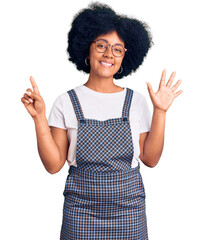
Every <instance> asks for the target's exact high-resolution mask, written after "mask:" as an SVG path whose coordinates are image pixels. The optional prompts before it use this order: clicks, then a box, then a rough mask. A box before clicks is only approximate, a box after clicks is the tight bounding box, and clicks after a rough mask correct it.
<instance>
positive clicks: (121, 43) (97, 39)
mask: <svg viewBox="0 0 204 240" xmlns="http://www.w3.org/2000/svg"><path fill="white" fill-rule="evenodd" d="M98 40H103V41H105V42H107V43H109V42H108V41H107V40H106V39H104V38H99V39H96V41H98ZM116 44H117V45H121V46H122V47H123V45H122V43H115V44H113V45H116Z"/></svg>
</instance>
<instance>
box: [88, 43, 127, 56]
mask: <svg viewBox="0 0 204 240" xmlns="http://www.w3.org/2000/svg"><path fill="white" fill-rule="evenodd" d="M99 41H103V42H105V43H106V44H107V48H106V50H105V51H104V52H99V51H98V50H97V49H96V43H97V42H99ZM93 43H95V49H96V51H97V52H99V53H105V52H107V51H108V48H109V47H111V51H112V54H113V56H114V57H123V56H124V55H125V53H126V52H127V49H126V48H124V47H123V46H122V44H120V43H116V44H114V45H111V44H109V43H108V42H107V41H106V40H105V39H98V40H96V41H93ZM117 45H119V46H121V47H122V48H123V49H124V50H125V51H124V54H123V55H121V56H115V54H114V52H113V47H114V46H117Z"/></svg>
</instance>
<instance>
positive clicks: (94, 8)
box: [67, 2, 153, 79]
mask: <svg viewBox="0 0 204 240" xmlns="http://www.w3.org/2000/svg"><path fill="white" fill-rule="evenodd" d="M88 7H89V8H85V9H82V10H81V11H79V12H78V13H77V14H76V15H75V16H74V18H73V21H72V25H71V29H70V31H69V33H68V47H67V52H68V54H69V58H68V60H70V61H71V62H73V63H74V64H76V67H77V69H78V70H82V71H84V72H85V73H90V66H87V65H86V64H85V58H86V57H87V56H88V55H89V47H90V44H91V43H92V42H93V41H94V40H95V39H96V38H97V37H98V36H100V35H102V34H106V33H111V32H113V31H116V32H117V34H118V36H119V37H120V38H121V40H123V41H124V43H125V48H127V49H128V51H127V52H126V53H125V56H124V58H123V61H122V67H123V71H122V73H121V74H118V73H116V74H115V75H114V76H113V77H114V78H115V79H121V78H123V77H124V76H127V75H129V74H131V73H132V72H134V71H136V69H137V68H138V67H139V66H140V65H141V64H142V62H143V60H144V57H145V56H146V54H147V52H148V50H149V49H150V47H151V46H152V45H153V41H152V35H151V32H150V30H149V26H148V25H147V24H146V23H144V22H142V21H140V20H138V19H134V18H129V17H127V16H126V15H118V14H116V13H115V11H114V10H113V9H112V8H111V7H110V6H108V5H106V4H101V3H99V2H94V3H91V4H89V5H88Z"/></svg>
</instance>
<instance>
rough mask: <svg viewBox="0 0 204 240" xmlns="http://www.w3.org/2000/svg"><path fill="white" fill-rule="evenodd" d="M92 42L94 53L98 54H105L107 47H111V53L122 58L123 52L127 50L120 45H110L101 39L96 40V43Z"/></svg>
mask: <svg viewBox="0 0 204 240" xmlns="http://www.w3.org/2000/svg"><path fill="white" fill-rule="evenodd" d="M93 42H94V43H95V48H96V51H97V52H99V53H104V52H106V51H107V50H108V48H109V46H110V47H111V50H112V53H113V55H114V56H115V57H122V56H124V55H125V52H126V51H127V49H126V48H124V47H123V46H122V44H120V43H116V44H114V45H111V44H109V43H108V42H107V41H105V40H103V39H98V40H97V41H93Z"/></svg>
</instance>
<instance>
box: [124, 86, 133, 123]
mask: <svg viewBox="0 0 204 240" xmlns="http://www.w3.org/2000/svg"><path fill="white" fill-rule="evenodd" d="M126 89H127V91H126V96H125V101H124V105H123V111H122V118H128V117H129V112H130V105H131V101H132V96H133V90H132V89H130V88H126Z"/></svg>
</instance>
